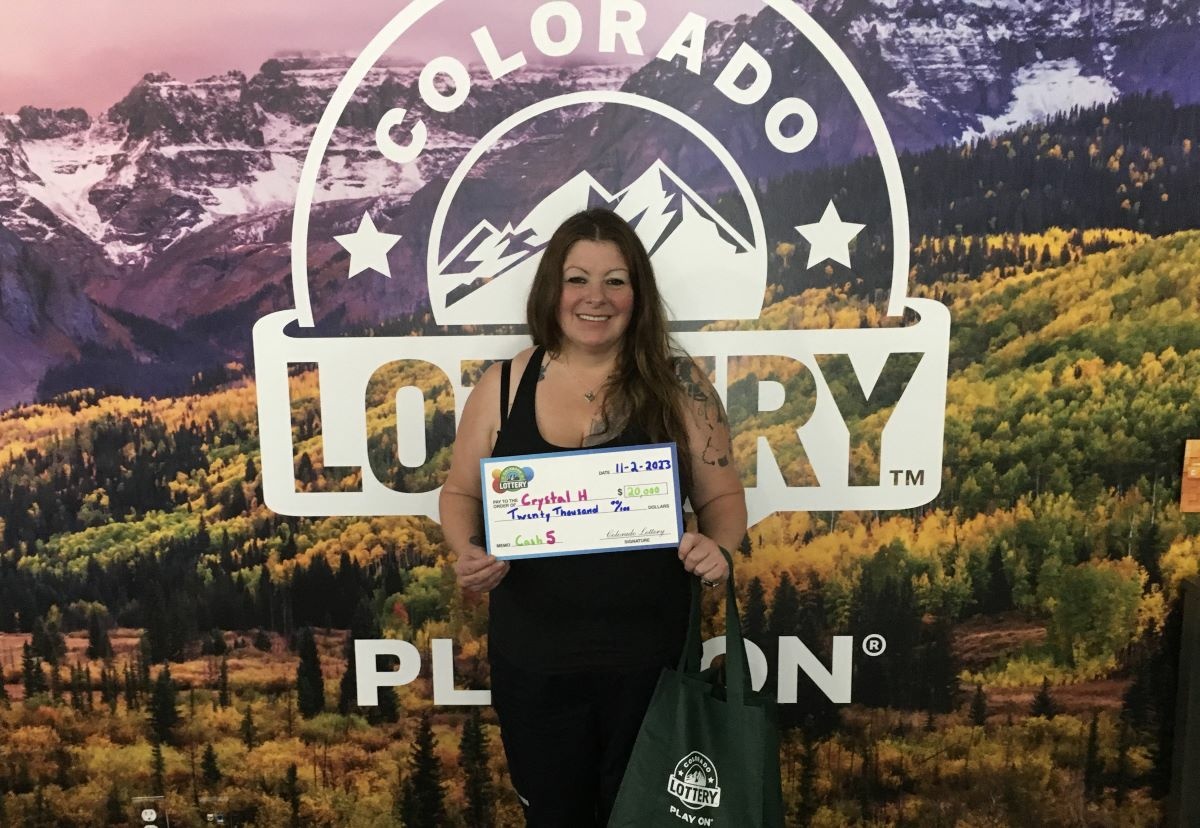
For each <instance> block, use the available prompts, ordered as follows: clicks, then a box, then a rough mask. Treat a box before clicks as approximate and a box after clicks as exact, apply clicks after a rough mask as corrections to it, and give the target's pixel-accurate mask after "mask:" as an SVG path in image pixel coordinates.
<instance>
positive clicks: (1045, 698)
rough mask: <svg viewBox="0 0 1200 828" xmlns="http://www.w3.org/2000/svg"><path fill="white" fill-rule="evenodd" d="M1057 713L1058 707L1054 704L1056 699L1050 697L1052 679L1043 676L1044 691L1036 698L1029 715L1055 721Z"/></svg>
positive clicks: (1040, 691) (1039, 692)
mask: <svg viewBox="0 0 1200 828" xmlns="http://www.w3.org/2000/svg"><path fill="white" fill-rule="evenodd" d="M1057 713H1058V706H1057V705H1055V703H1054V697H1053V696H1051V695H1050V679H1049V678H1047V677H1045V676H1043V677H1042V689H1041V690H1039V691H1038V694H1037V695H1036V696H1034V698H1033V705H1032V707H1030V708H1029V715H1030V716H1045V717H1046V718H1047V719H1053V718H1054V717H1055V715H1057Z"/></svg>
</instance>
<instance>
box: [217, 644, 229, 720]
mask: <svg viewBox="0 0 1200 828" xmlns="http://www.w3.org/2000/svg"><path fill="white" fill-rule="evenodd" d="M217 704H219V705H221V707H223V708H224V707H229V657H228V656H221V668H220V671H219V672H218V673H217Z"/></svg>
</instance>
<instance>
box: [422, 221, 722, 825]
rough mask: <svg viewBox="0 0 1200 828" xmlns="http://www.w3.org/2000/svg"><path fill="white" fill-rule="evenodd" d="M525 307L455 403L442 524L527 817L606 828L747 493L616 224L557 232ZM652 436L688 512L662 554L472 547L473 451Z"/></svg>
mask: <svg viewBox="0 0 1200 828" xmlns="http://www.w3.org/2000/svg"><path fill="white" fill-rule="evenodd" d="M527 319H528V324H529V330H530V335H531V337H532V338H533V341H534V345H535V347H533V348H530V349H527V350H525V351H523V352H522V353H520V354H518V355H517V356H516V357H515V358H514V359H512V360H510V361H508V362H505V363H504V364H503V365H496V366H493V367H492V368H491V369H489V371H488V372H487V373H486V374H485V375H484V377H483V378H482V380H481V381H480V383H479V384H478V386H477V387H476V389H475V390H474V391H473V392H472V394H471V397H470V398H469V399H468V400H467V405H466V409H465V410H464V412H463V416H462V420H461V423H460V425H459V430H458V438H457V440H456V442H455V445H454V455H453V459H452V461H451V466H450V473H449V476H448V478H447V480H446V483H445V485H444V486H443V487H442V495H441V515H442V527H443V530H444V532H445V536H446V540H447V542H448V543H449V544H450V546H451V547H452V549H453V551H454V553H455V554H456V556H457V561H456V563H455V572H456V573H457V575H458V579H459V583H460V584H461V585H462V586H463V587H464V588H466V589H469V590H473V591H478V592H489V591H490V592H491V599H490V600H491V607H490V616H489V622H490V623H489V631H488V641H489V644H488V647H489V659H490V662H491V672H492V676H491V678H492V704H493V706H494V707H495V709H496V712H497V715H498V716H499V718H500V732H501V737H502V739H503V741H504V748H505V753H506V754H507V756H508V762H509V772H510V775H511V777H512V780H513V785H514V786H515V787H516V789H517V793H518V794H519V796H520V797H521V801H522V803H523V804H524V807H525V809H526V817H527V820H528V824H529V825H531V826H542V825H545V826H558V825H579V826H589V825H604V824H606V823H607V820H608V815H609V812H610V810H611V808H612V803H613V799H614V798H615V796H616V792H617V788H618V786H619V785H620V782H621V778H622V775H623V773H624V769H625V765H626V763H627V762H628V759H629V753H630V750H631V749H632V746H633V740H634V738H635V736H636V735H637V730H638V727H639V725H640V724H641V720H642V717H643V714H644V713H645V710H646V706H647V704H648V703H649V700H650V695H651V693H652V692H653V690H654V686H655V684H656V683H657V680H658V676H659V673H660V671H661V670H662V668H663V667H665V666H668V665H670V664H673V663H675V662H677V660H678V657H679V653H680V651H681V649H682V647H683V639H684V635H685V632H686V627H687V611H688V606H689V600H690V585H689V573H691V576H692V577H700V578H702V579H704V580H705V582H706V583H709V584H716V583H720V582H722V581H724V579H725V578H726V577H727V575H728V567H727V564H726V562H725V559H724V558H723V556H722V555H721V553H720V549H719V546H725V547H727V548H733V547H736V546H737V544H738V543H739V542H740V541H741V539H742V536H743V535H744V534H745V531H746V505H745V495H744V492H743V490H742V486H741V482H740V480H739V478H738V473H737V471H736V469H735V467H734V465H733V463H732V462H731V461H730V458H731V447H730V440H729V427H728V424H727V422H726V420H725V417H724V412H723V410H722V409H721V406H720V402H719V400H718V399H717V397H716V394H715V392H714V391H713V389H712V386H711V385H709V383H708V379H707V378H706V377H705V376H704V375H703V373H702V372H701V371H700V369H699V368H698V367H697V366H696V364H695V363H694V362H692V360H691V359H690V358H689V357H687V356H686V355H685V354H682V353H681V352H678V351H676V350H675V349H673V348H672V346H671V342H670V339H669V337H668V335H667V326H666V314H665V312H664V310H663V303H662V300H661V298H660V296H659V293H658V287H657V284H656V282H655V279H654V271H653V269H652V267H651V264H650V258H649V256H648V255H647V253H646V249H645V247H644V246H643V244H642V243H641V241H640V240H639V238H638V236H637V234H636V233H635V232H634V230H633V228H632V227H630V226H629V224H628V223H626V222H625V220H624V219H622V218H620V217H619V216H617V215H616V214H615V213H613V212H611V211H609V210H602V209H593V210H588V211H586V212H583V213H579V214H576V215H574V216H572V217H571V218H569V219H567V220H566V221H565V222H563V224H562V225H560V226H559V228H558V229H557V230H556V231H555V232H554V234H553V236H551V238H550V241H549V243H548V244H547V246H546V249H545V251H544V252H543V254H542V258H541V260H540V261H539V263H538V268H537V272H536V274H535V276H534V278H533V284H532V287H531V289H530V293H529V300H528V303H527ZM514 371H515V372H516V375H517V376H518V377H519V380H517V381H516V382H512V381H510V378H511V376H512V374H513V372H514ZM514 385H515V388H514ZM660 442H674V443H676V444H677V446H678V457H679V460H680V464H679V465H680V472H681V474H680V481H681V486H682V491H683V492H684V494H686V495H687V496H688V498H689V500H690V501H691V504H692V508H693V509H694V510H695V513H696V519H697V523H698V531H695V532H686V533H684V534H683V536H682V539H681V541H680V544H679V547H678V549H675V548H666V549H646V548H639V549H634V550H632V551H626V552H618V553H610V554H583V555H564V556H561V557H551V558H534V559H524V560H513V561H502V560H498V559H496V558H493V557H491V556H489V555H488V553H487V551H486V549H485V542H484V539H483V537H482V535H483V532H482V516H481V483H480V472H479V469H480V460H481V459H483V458H485V457H488V456H491V457H514V456H520V455H529V454H542V453H549V452H561V451H568V450H572V451H577V450H578V449H580V448H582V447H596V448H611V447H616V446H635V445H642V444H647V443H660ZM651 483H653V481H651ZM584 508H585V507H580V508H578V509H577V508H575V507H573V506H554V507H552V510H553V511H554V513H555V514H556V515H562V516H566V515H574V514H577V513H580V512H581V511H582V510H583V509H584ZM586 508H590V509H594V508H595V507H594V506H593V507H586ZM512 516H513V517H521V515H520V513H519V512H518V510H517V509H516V508H514V509H513V510H512ZM542 516H543V515H542V513H541V512H536V513H532V514H531V515H530V517H531V518H535V519H536V518H537V517H542ZM535 525H536V524H535ZM551 542H553V541H552V540H551V538H550V533H547V534H546V536H545V537H543V536H542V535H540V534H538V535H535V534H534V532H533V531H532V530H531V531H530V532H529V533H528V534H527V535H524V536H522V543H523V544H524V543H528V544H537V543H551Z"/></svg>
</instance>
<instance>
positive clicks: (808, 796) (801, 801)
mask: <svg viewBox="0 0 1200 828" xmlns="http://www.w3.org/2000/svg"><path fill="white" fill-rule="evenodd" d="M801 740H802V741H801V743H800V744H801V754H800V761H801V762H802V763H803V764H802V766H801V768H800V784H799V790H798V791H797V792H796V824H797V826H799V828H808V826H810V825H812V820H813V817H814V816H815V815H816V813H817V748H816V744H815V740H814V739H813V737H812V735H811V734H809V732H808V731H807V730H803V731H801Z"/></svg>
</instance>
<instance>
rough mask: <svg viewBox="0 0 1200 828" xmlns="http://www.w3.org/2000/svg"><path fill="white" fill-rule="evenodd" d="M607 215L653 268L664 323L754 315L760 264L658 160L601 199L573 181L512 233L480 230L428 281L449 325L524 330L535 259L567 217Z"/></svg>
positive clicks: (591, 183)
mask: <svg viewBox="0 0 1200 828" xmlns="http://www.w3.org/2000/svg"><path fill="white" fill-rule="evenodd" d="M595 206H607V207H609V208H611V209H612V210H614V211H616V213H617V214H618V215H620V216H621V217H622V218H624V219H625V220H626V221H628V222H629V223H630V224H631V225H632V226H633V227H634V229H636V230H637V233H638V236H639V237H640V238H641V240H642V243H643V244H645V246H646V250H647V251H649V253H650V258H651V260H652V262H653V263H654V273H655V276H656V277H657V280H658V286H659V290H660V291H661V292H662V294H663V298H664V299H665V300H666V303H667V307H668V310H669V312H670V315H671V318H672V319H679V320H711V319H755V318H757V317H758V315H759V312H760V311H761V310H762V300H763V284H764V282H765V276H766V274H765V271H764V272H762V273H759V272H757V271H758V270H760V269H762V264H761V263H764V260H765V256H762V255H761V251H756V250H755V249H754V245H753V244H752V243H751V242H748V241H747V240H746V239H745V238H744V237H743V236H742V235H741V234H739V233H738V232H737V231H736V230H735V229H734V228H733V227H731V226H730V225H729V223H728V222H727V221H725V219H723V218H722V217H721V216H720V215H719V214H718V213H717V212H716V211H715V210H713V209H712V207H710V206H709V205H708V204H707V203H705V201H704V199H703V198H702V197H701V196H699V195H698V194H697V193H696V192H695V191H694V190H693V189H692V188H691V187H689V186H688V185H687V184H686V183H685V182H684V181H683V179H682V178H680V177H679V176H678V175H676V174H675V173H674V172H672V171H671V170H670V168H669V167H667V165H666V164H664V163H663V162H662V161H661V160H656V161H655V162H654V163H652V164H651V165H650V166H649V167H648V168H647V169H646V171H645V172H643V173H642V174H641V175H640V176H638V177H637V179H636V180H635V181H634V182H633V183H632V184H630V185H629V186H627V187H625V188H624V189H622V190H620V191H618V192H617V193H615V194H613V193H610V192H608V190H606V189H605V188H604V187H603V186H602V185H601V184H600V183H599V182H598V181H596V179H595V178H594V177H593V176H592V175H591V174H590V173H588V172H586V171H585V172H581V173H579V174H578V175H576V176H575V177H574V178H572V179H571V180H569V181H567V182H566V183H565V184H563V185H562V186H561V187H559V188H558V189H556V190H555V191H554V192H552V193H550V195H548V196H546V198H544V199H542V201H541V202H539V203H538V204H537V206H535V207H534V208H533V209H532V210H530V212H529V214H528V215H526V216H525V218H524V219H523V220H522V221H520V222H519V223H517V224H515V225H514V224H512V223H508V224H505V226H504V228H503V229H497V228H496V226H495V225H494V224H492V223H491V222H488V221H481V222H479V224H477V225H476V226H475V227H474V228H473V229H472V230H471V231H470V232H469V233H467V235H466V236H465V237H464V238H463V239H462V241H460V242H459V243H458V244H457V245H456V246H455V247H454V249H453V250H451V251H450V253H449V254H448V255H447V256H445V257H444V258H443V259H442V260H441V262H440V263H439V266H438V271H437V273H436V274H431V278H430V280H429V282H430V284H429V288H430V295H431V296H437V297H440V298H441V299H443V300H444V303H445V312H444V319H442V321H443V322H444V323H445V324H451V325H455V324H458V325H465V324H472V325H487V324H493V325H497V324H523V323H524V322H525V299H526V297H527V296H528V295H529V286H530V284H531V283H532V282H533V275H534V272H535V271H536V269H537V263H538V259H539V257H540V255H541V252H542V250H543V249H544V248H545V246H546V244H547V243H548V242H549V240H550V236H551V234H552V233H553V232H554V230H555V228H557V227H558V225H559V224H560V223H561V222H562V220H563V219H565V218H566V217H567V216H569V215H571V214H573V213H576V212H579V211H580V210H585V209H587V208H589V207H595Z"/></svg>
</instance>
